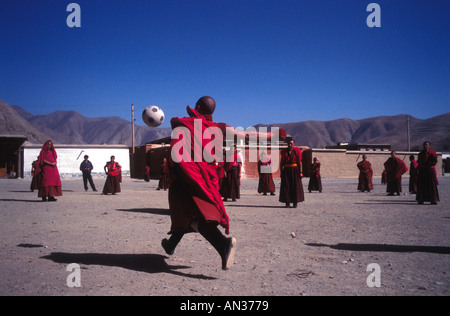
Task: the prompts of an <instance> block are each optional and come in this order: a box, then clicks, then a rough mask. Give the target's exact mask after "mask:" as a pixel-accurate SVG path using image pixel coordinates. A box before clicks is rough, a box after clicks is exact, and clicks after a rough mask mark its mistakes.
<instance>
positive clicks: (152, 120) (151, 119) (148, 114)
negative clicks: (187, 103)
mask: <svg viewBox="0 0 450 316" xmlns="http://www.w3.org/2000/svg"><path fill="white" fill-rule="evenodd" d="M142 120H143V121H144V123H145V124H147V125H148V126H150V127H158V126H160V125H161V124H162V123H163V122H164V112H163V110H161V108H160V107H158V106H156V105H150V106H148V107H146V108H145V110H144V112H142Z"/></svg>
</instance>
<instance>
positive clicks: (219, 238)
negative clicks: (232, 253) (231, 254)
mask: <svg viewBox="0 0 450 316" xmlns="http://www.w3.org/2000/svg"><path fill="white" fill-rule="evenodd" d="M198 232H199V233H200V235H202V236H203V237H204V238H205V239H206V240H207V241H208V242H209V243H210V244H211V245H212V246H213V247H214V249H216V250H217V252H218V253H219V254H220V256H222V257H223V256H224V255H225V253H226V250H227V247H228V246H229V243H228V242H227V240H228V238H227V237H225V236H224V235H223V234H222V233H221V232H220V230H219V228H218V227H217V225H214V224H209V223H205V222H201V223H199V224H198ZM183 236H184V233H172V235H171V236H170V239H169V246H170V248H171V249H173V250H175V248H176V247H177V245H178V243H179V242H180V241H181V239H182V238H183Z"/></svg>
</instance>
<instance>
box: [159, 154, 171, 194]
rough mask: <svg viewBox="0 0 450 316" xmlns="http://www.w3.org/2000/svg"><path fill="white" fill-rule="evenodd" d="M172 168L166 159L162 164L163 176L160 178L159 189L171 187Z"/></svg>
mask: <svg viewBox="0 0 450 316" xmlns="http://www.w3.org/2000/svg"><path fill="white" fill-rule="evenodd" d="M169 172H170V169H169V162H168V161H166V162H164V163H163V164H162V165H161V176H160V178H159V183H158V190H161V189H162V190H167V189H168V188H169V187H170V174H169Z"/></svg>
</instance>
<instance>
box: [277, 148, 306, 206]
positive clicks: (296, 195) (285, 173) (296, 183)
mask: <svg viewBox="0 0 450 316" xmlns="http://www.w3.org/2000/svg"><path fill="white" fill-rule="evenodd" d="M301 161H302V152H301V150H300V148H298V147H294V148H293V149H292V152H289V149H288V148H286V149H283V150H282V151H281V161H280V166H281V186H280V199H279V201H280V202H282V203H294V204H296V203H298V202H303V201H304V200H305V194H304V191H303V184H302V178H301V176H300V164H301Z"/></svg>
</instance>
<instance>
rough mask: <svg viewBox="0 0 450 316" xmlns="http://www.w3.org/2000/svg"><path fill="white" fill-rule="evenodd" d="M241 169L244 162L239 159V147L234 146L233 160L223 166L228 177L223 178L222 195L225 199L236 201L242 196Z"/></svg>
mask: <svg viewBox="0 0 450 316" xmlns="http://www.w3.org/2000/svg"><path fill="white" fill-rule="evenodd" d="M241 169H242V162H241V161H240V160H239V156H238V153H237V148H236V146H234V153H233V158H232V160H231V161H225V163H224V166H223V170H224V172H225V174H226V177H225V178H224V179H223V180H222V184H221V187H220V195H221V196H222V197H223V200H224V201H227V200H228V199H231V200H232V201H233V202H235V201H236V200H237V199H240V198H241Z"/></svg>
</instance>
